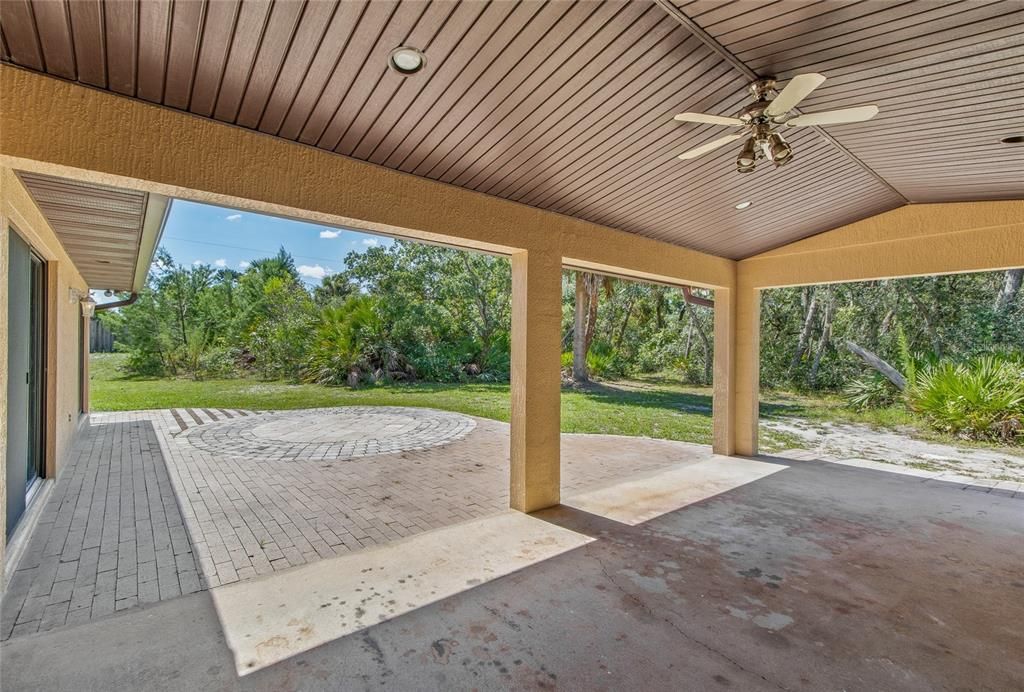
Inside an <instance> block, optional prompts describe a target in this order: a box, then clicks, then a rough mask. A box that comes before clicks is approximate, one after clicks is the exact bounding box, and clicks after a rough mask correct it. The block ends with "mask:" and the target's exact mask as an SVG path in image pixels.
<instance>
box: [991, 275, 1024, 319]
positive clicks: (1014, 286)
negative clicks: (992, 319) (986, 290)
mask: <svg viewBox="0 0 1024 692" xmlns="http://www.w3.org/2000/svg"><path fill="white" fill-rule="evenodd" d="M1022 281H1024V269H1007V270H1006V275H1005V277H1004V278H1003V288H1002V290H1001V291H999V295H998V296H996V312H997V313H998V312H1004V311H1005V310H1008V309H1009V307H1010V306H1011V305H1013V301H1014V299H1016V297H1017V293H1018V291H1020V285H1021V282H1022Z"/></svg>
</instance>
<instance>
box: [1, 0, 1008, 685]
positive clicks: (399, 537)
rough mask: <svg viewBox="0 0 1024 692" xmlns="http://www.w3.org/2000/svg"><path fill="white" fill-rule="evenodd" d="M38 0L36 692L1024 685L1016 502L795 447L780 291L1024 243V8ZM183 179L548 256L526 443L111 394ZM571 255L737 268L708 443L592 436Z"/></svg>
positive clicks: (24, 554) (949, 268) (11, 84)
mask: <svg viewBox="0 0 1024 692" xmlns="http://www.w3.org/2000/svg"><path fill="white" fill-rule="evenodd" d="M0 12H2V14H0V29H2V39H3V40H2V41H0V61H2V63H3V64H0V92H2V93H3V94H4V98H3V99H0V120H2V122H3V129H2V130H0V180H2V182H3V189H2V194H0V253H2V254H0V266H2V267H4V269H5V272H4V273H5V274H7V275H9V280H10V282H9V284H8V288H9V289H10V290H8V291H5V292H2V294H0V295H2V296H3V297H2V298H0V319H2V320H4V322H3V326H4V329H3V336H4V338H3V340H0V363H2V364H3V365H2V368H0V374H2V375H3V377H2V379H0V388H5V389H6V390H7V392H8V396H7V397H6V398H5V399H4V407H3V409H2V410H0V418H2V419H3V426H2V427H0V430H2V431H3V437H2V438H0V452H2V453H3V454H4V457H3V464H2V465H0V466H3V469H4V473H2V474H0V477H2V478H3V479H4V483H5V485H4V489H3V492H0V497H2V499H3V502H4V503H5V504H4V508H5V511H3V512H0V515H2V516H3V521H4V522H5V531H4V536H5V541H4V546H5V552H4V553H3V560H4V567H5V577H4V588H5V592H4V601H3V602H4V622H3V634H4V636H5V637H7V636H8V635H13V636H11V638H10V639H9V640H8V641H7V642H5V644H4V645H3V663H4V665H3V684H4V686H5V688H6V687H7V686H10V687H11V688H12V689H14V688H17V689H47V690H52V689H102V690H109V689H120V688H133V687H138V686H139V685H140V683H141V684H144V685H145V686H147V687H152V688H158V689H159V688H162V689H176V688H188V689H195V688H208V687H214V686H216V687H222V688H225V689H235V688H245V689H282V688H298V689H310V688H322V687H331V688H378V687H385V688H394V689H409V688H416V689H451V688H459V689H463V688H492V689H493V688H507V687H521V688H556V687H562V688H567V689H601V688H608V689H622V688H624V687H630V688H633V687H649V688H653V689H681V688H716V687H721V688H723V689H724V688H728V687H736V688H741V689H762V688H763V689H777V688H782V689H789V688H798V687H799V688H806V689H832V688H835V689H896V688H899V689H922V690H924V689H935V688H962V687H972V688H981V689H1009V688H1014V687H1020V686H1021V684H1022V681H1024V662H1022V661H1021V659H1020V656H1019V652H1020V651H1021V650H1024V627H1022V624H1021V623H1022V622H1024V611H1022V610H1021V609H1022V605H1021V604H1022V603H1024V600H1022V599H1021V598H1020V597H1019V594H1020V593H1021V588H1024V586H1022V582H1021V577H1020V565H1021V564H1022V563H1024V553H1022V550H1024V540H1021V539H1022V537H1024V512H1021V497H1020V493H1019V491H1018V490H1017V489H1016V488H1010V489H1009V490H1007V489H1005V488H1003V489H1000V488H996V489H994V490H993V488H992V487H991V486H989V487H983V488H981V489H980V491H979V490H978V489H977V488H975V487H974V486H970V485H968V484H964V483H947V482H944V481H942V480H941V479H936V478H934V477H933V476H929V475H927V474H913V473H889V472H882V471H877V470H874V469H868V468H857V467H852V466H839V465H829V464H822V463H820V462H817V461H815V460H813V459H807V460H800V459H795V458H782V457H779V458H776V457H770V456H765V455H759V453H758V452H759V450H758V417H759V408H758V405H759V387H760V382H759V372H758V368H759V343H760V334H759V330H760V292H761V291H762V290H764V289H768V288H772V287H781V286H800V285H809V284H820V283H834V282H846V281H863V280H875V279H885V278H891V277H905V276H921V275H929V274H949V273H960V272H972V271H985V270H1003V269H1009V268H1015V267H1022V266H1024V182H1022V181H1024V157H1021V156H1020V155H1019V154H1020V151H1021V149H1020V145H1021V142H1024V134H1022V133H1020V132H1017V131H1013V130H1010V129H1009V128H1011V127H1017V126H1019V123H1017V119H1018V118H1019V114H1020V112H1021V107H1022V105H1024V100H1022V95H1021V90H1020V89H1019V87H1018V86H1016V85H1015V83H1014V82H1013V80H1014V79H1015V78H1016V77H1017V76H1018V72H1019V67H1020V63H1021V60H1022V59H1024V38H1022V36H1024V32H1022V31H1021V22H1022V19H1024V10H1022V9H1021V7H1020V5H1019V3H1015V2H1012V1H1003V2H986V3H975V2H935V3H932V2H920V1H913V2H907V3H902V4H893V5H885V6H882V5H878V4H876V3H852V4H851V3H845V2H839V1H838V0H836V1H832V0H829V1H828V2H822V3H790V2H783V3H755V2H719V1H718V0H707V1H705V0H697V1H695V2H682V1H680V2H671V1H670V0H653V1H650V2H648V1H646V0H644V1H639V2H593V3H571V2H545V3H541V2H536V3H533V2H527V3H506V2H491V3H484V2H479V3H478V2H418V1H417V2H403V3H396V2H390V1H389V0H379V1H374V2H341V3H333V2H316V3H299V2H290V1H285V2H277V3H256V2H241V3H228V2H223V3H220V2H203V1H200V0H196V1H195V2H179V3H173V4H171V3H159V2H152V3H149V2H146V3H141V4H132V3H113V2H99V1H97V2H84V1H83V2H72V3H49V2H14V1H11V2H6V1H5V2H3V3H2V4H0ZM789 85H797V86H795V87H794V88H793V89H789ZM801 85H803V86H801ZM776 87H778V88H776ZM787 89H789V91H788V92H787ZM796 92H800V93H796ZM812 92H813V93H812ZM775 99H780V103H781V102H782V101H786V102H788V105H787V106H786V108H785V109H783V108H782V106H781V105H780V106H778V110H779V111H780V112H778V113H775V112H773V110H772V108H773V106H771V105H770V104H772V103H774V102H775ZM797 104H799V106H798V105H797ZM868 104H870V105H868ZM875 106H877V108H875V109H874V111H872V108H873V107H875ZM865 108H866V109H867V110H866V111H865V110H864V109H865ZM848 109H855V112H854V114H851V112H849V111H848ZM833 111H838V112H839V113H840V115H833V116H828V115H821V114H823V113H832V112H833ZM875 112H877V117H875V118H873V119H872V115H873V114H874V113H875ZM815 113H817V114H819V115H820V117H819V118H818V119H816V120H815V119H813V118H812V119H809V120H804V121H803V122H805V123H807V125H806V126H803V125H802V124H801V121H800V118H806V116H807V115H808V114H815ZM674 116H675V117H674ZM830 118H831V120H830ZM851 118H853V119H854V120H856V122H854V120H851ZM857 118H859V120H857ZM790 126H793V127H796V128H797V129H789V128H790ZM719 127H727V128H741V129H738V130H719V129H714V128H719ZM729 133H733V134H729ZM737 133H738V134H737ZM782 133H784V134H785V135H786V138H785V139H781V137H782ZM722 134H725V135H726V136H725V137H721V135H722ZM744 134H747V135H749V140H748V142H747V144H748V145H749V146H750V147H755V146H756V150H755V151H753V152H752V153H751V152H750V151H748V147H747V145H744V149H743V150H742V151H741V152H740V157H739V158H738V159H735V161H734V157H735V156H736V151H735V150H733V149H734V147H729V146H725V145H726V144H728V143H729V142H733V141H735V148H739V145H741V144H743V143H742V142H740V141H739V138H740V137H742V136H743V135H744ZM715 137H718V139H714V138H715ZM702 152H704V153H705V154H706V155H705V156H703V157H701V156H700V154H701V153H702ZM748 156H749V160H748V158H747V157H748ZM680 159H683V160H680ZM791 159H792V160H791ZM758 162H760V163H759V164H758ZM755 164H756V165H755ZM755 167H756V171H755V170H753V169H754V168H755ZM171 199H180V200H191V201H196V202H203V203H208V204H214V205H220V206H223V207H225V208H229V209H234V210H248V211H253V212H259V213H264V214H272V215H278V216H283V217H288V218H293V219H304V220H310V221H314V222H316V223H318V224H323V225H325V226H328V227H330V228H339V229H346V228H347V229H358V230H363V231H368V232H374V233H379V234H384V235H388V236H392V237H395V238H401V239H406V240H412V241H420V242H426V243H436V244H442V245H446V246H451V247H457V248H464V249H469V250H474V251H480V252H487V253H492V254H496V255H501V256H505V257H508V258H510V260H511V267H512V344H511V390H512V396H511V402H512V403H511V411H510V423H509V424H508V426H507V427H504V426H502V425H498V424H495V423H492V422H487V421H481V420H472V419H466V420H462V419H460V418H459V417H454V416H447V417H446V416H434V415H433V414H427V413H422V414H410V413H408V412H395V411H393V412H391V413H390V414H389V415H390V416H391V418H389V419H388V421H386V422H384V423H383V424H382V425H381V426H380V428H381V430H391V432H392V433H394V434H393V435H390V436H389V435H388V434H377V432H376V431H373V434H369V430H368V428H369V426H368V424H367V422H366V421H365V420H363V421H360V420H359V419H358V416H359V415H360V412H358V411H350V412H348V413H346V414H344V415H346V416H354V418H350V419H349V421H348V422H342V421H341V419H340V418H338V419H337V420H334V423H333V424H332V425H328V426H316V425H308V426H307V425H306V424H305V423H304V422H303V421H301V420H296V419H289V418H288V417H287V416H280V417H278V418H275V417H274V415H273V414H267V416H266V417H261V415H257V414H256V413H255V412H252V411H220V412H217V411H195V410H188V409H174V410H167V411H160V412H148V413H132V414H117V415H111V416H101V415H92V416H90V412H89V410H88V372H87V368H88V361H87V359H86V358H85V355H86V354H84V352H83V351H84V350H87V349H83V336H82V331H81V329H82V320H83V314H86V313H87V312H88V310H89V309H90V306H89V301H88V300H87V298H86V296H87V295H88V289H90V288H94V289H115V290H124V291H130V292H137V291H139V290H141V289H142V287H143V286H144V284H145V277H146V273H147V271H148V268H149V264H150V261H151V258H152V254H153V251H154V249H155V246H156V243H157V241H158V238H159V234H160V228H161V223H162V221H161V217H162V210H163V209H165V207H166V203H167V200H171ZM566 268H568V269H578V270H586V271H592V272H598V273H601V274H605V275H608V276H617V277H624V278H630V279H636V280H642V281H648V282H654V283H658V284H663V285H666V286H673V287H682V288H687V289H688V288H691V287H697V288H702V289H707V290H710V291H713V293H714V397H713V400H714V407H713V409H714V410H713V424H714V435H713V445H712V447H711V448H710V449H708V448H706V447H704V448H701V447H696V446H692V445H680V444H675V443H662V442H658V441H652V440H636V439H627V438H609V439H596V438H577V437H573V436H566V435H561V433H560V401H559V395H560V381H561V352H562V343H561V342H562V339H561V337H562V333H561V331H562V329H561V325H562V310H561V289H562V281H561V277H562V271H563V270H564V269H566ZM23 270H24V271H23ZM30 279H31V281H30ZM15 289H16V290H15ZM26 325H33V326H32V333H33V335H34V336H33V340H31V341H30V340H29V339H28V338H27V334H28V331H27V330H28V327H27V326H26ZM33 349H34V350H33ZM30 351H31V353H32V354H35V355H33V356H32V357H30ZM44 364H45V367H44ZM23 370H25V371H26V374H25V375H24V377H23V375H22V371H23ZM23 379H24V386H23V384H22V380H23ZM30 389H31V391H29V390H30ZM29 403H31V404H32V406H33V407H34V408H33V409H32V410H33V411H36V410H37V411H38V416H36V417H35V418H33V415H34V414H33V413H32V412H30V415H29V418H26V417H25V416H24V415H23V414H22V413H21V412H22V411H23V410H27V408H28V404H29ZM378 413H380V412H378ZM317 415H323V416H328V417H331V416H342V415H343V414H341V413H339V412H337V411H325V412H321V413H320V414H317ZM420 415H422V416H425V417H426V419H428V420H426V422H424V421H423V420H420V419H419V418H418V416H420ZM346 426H347V427H346ZM339 430H342V431H345V430H348V431H349V433H346V434H340V433H338V431H339ZM409 439H411V440H412V441H411V442H409ZM400 440H405V441H404V442H401V441H400ZM385 457H387V458H388V459H391V460H394V459H400V460H402V461H403V462H407V463H404V464H403V466H402V467H401V471H400V472H398V473H397V474H396V475H394V476H390V475H389V476H386V477H382V476H381V475H380V474H379V473H370V472H365V473H360V472H358V471H357V470H358V469H360V468H366V464H368V463H370V462H371V461H374V463H379V462H380V460H381V459H383V458H385ZM26 460H27V461H28V463H27V464H26ZM268 464H270V465H273V466H275V468H276V469H277V471H276V473H277V474H278V476H277V477H278V478H290V479H291V481H290V482H289V483H280V482H277V481H274V480H273V479H271V478H270V477H269V476H263V475H261V473H262V472H263V471H265V470H266V469H267V468H268V466H267V465H268ZM478 464H479V466H478ZM26 466H27V467H28V469H29V472H28V474H27V475H26V473H25V469H26ZM377 468H379V466H378V467H377ZM299 469H301V470H302V472H301V473H299V474H298V475H295V474H296V473H297V471H298V470H299ZM349 472H351V473H349ZM442 473H443V474H447V475H448V476H449V478H454V479H455V482H453V483H448V484H447V485H446V484H441V485H434V483H433V480H432V479H433V478H435V477H436V476H437V475H438V474H442ZM345 474H349V475H347V476H346V475H345ZM101 477H102V478H103V479H105V481H107V482H105V483H99V482H98V479H100V478H101ZM394 478H397V479H399V480H400V481H401V483H399V485H401V486H403V487H402V488H401V489H400V490H399V489H396V488H394V487H391V486H388V485H387V482H388V481H391V480H393V479H394ZM438 489H440V491H439V492H438ZM385 498H387V499H385ZM65 499H67V502H65ZM264 501H266V505H264ZM391 503H393V504H391ZM143 510H144V511H143ZM378 520H379V521H378ZM257 522H258V524H259V526H257ZM375 522H376V523H375ZM224 526H229V527H231V531H230V532H229V531H227V530H222V528H223V527H224ZM254 527H255V528H259V527H262V528H259V530H258V531H257V530H254ZM147 531H148V534H147V533H146V532H147ZM147 535H148V537H146V536H147ZM288 542H290V543H291V545H287V543H288ZM111 555H113V556H114V557H111ZM122 558H123V566H122ZM19 574H20V575H22V576H20V577H19ZM101 574H102V575H107V576H103V577H102V578H101V577H100V575H101ZM80 575H85V576H81V577H80ZM89 575H91V576H89ZM76 594H77V595H76ZM182 594H184V595H182ZM158 601H159V602H158ZM12 603H13V604H16V605H17V607H10V608H9V607H8V604H12ZM26 609H27V610H26ZM76 621H78V624H75V622H76ZM67 625H73V626H67ZM19 627H21V628H22V629H21V630H19V629H18V628H19ZM51 628H52V629H51ZM39 630H46V631H43V632H40V631H39Z"/></svg>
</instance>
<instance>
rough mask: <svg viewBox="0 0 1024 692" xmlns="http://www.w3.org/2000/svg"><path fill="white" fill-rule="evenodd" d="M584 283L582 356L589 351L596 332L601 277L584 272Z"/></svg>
mask: <svg viewBox="0 0 1024 692" xmlns="http://www.w3.org/2000/svg"><path fill="white" fill-rule="evenodd" d="M584 278H585V281H584V285H585V286H586V289H587V328H586V331H585V334H584V342H583V343H584V349H583V356H584V357H586V355H587V354H588V353H590V346H591V344H593V343H594V336H595V335H596V334H597V308H598V302H599V301H600V297H601V296H600V292H601V277H600V276H599V275H597V274H590V273H584Z"/></svg>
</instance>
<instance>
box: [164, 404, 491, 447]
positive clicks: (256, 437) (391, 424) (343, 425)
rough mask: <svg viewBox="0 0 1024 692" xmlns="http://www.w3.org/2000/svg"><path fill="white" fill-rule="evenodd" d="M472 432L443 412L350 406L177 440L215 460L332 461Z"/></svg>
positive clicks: (269, 417)
mask: <svg viewBox="0 0 1024 692" xmlns="http://www.w3.org/2000/svg"><path fill="white" fill-rule="evenodd" d="M475 427H476V422H475V421H474V420H473V419H472V418H469V417H468V416H463V415H460V414H458V413H449V412H447V411H435V410H434V409H421V408H404V407H395V406H351V407H344V408H321V409H302V410H296V411H271V412H268V413H263V414H259V415H254V416H248V417H245V418H233V419H231V420H227V421H221V422H218V423H211V424H209V425H203V426H198V427H195V428H189V429H188V430H186V431H184V432H183V433H181V435H179V436H178V438H177V439H178V442H179V444H183V445H190V446H192V447H195V448H197V449H200V450H202V451H205V452H210V453H212V454H216V455H218V456H232V457H245V458H249V459H271V460H281V461H299V460H317V461H321V460H323V461H333V460H344V459H355V458H357V457H364V456H372V455H375V454H392V453H395V452H405V451H411V450H416V449H427V448H428V447H436V446H438V445H443V444H446V443H448V442H453V441H455V440H458V439H461V438H463V437H465V436H466V435H468V434H469V433H470V432H471V431H472V430H473V428H475Z"/></svg>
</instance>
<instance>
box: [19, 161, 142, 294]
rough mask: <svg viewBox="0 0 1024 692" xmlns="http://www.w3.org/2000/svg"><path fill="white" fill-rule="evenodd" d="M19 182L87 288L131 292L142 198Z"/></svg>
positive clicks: (59, 182)
mask: <svg viewBox="0 0 1024 692" xmlns="http://www.w3.org/2000/svg"><path fill="white" fill-rule="evenodd" d="M18 177H19V178H21V181H22V183H24V185H25V187H26V189H28V191H29V194H31V195H32V198H33V199H34V200H35V202H36V205H38V207H39V210H40V211H41V212H42V213H43V216H45V217H46V220H47V221H48V222H49V224H50V227H51V228H53V230H54V232H55V233H56V234H57V238H58V239H59V240H60V242H61V244H62V245H63V246H64V250H65V251H66V252H67V253H68V256H69V257H70V258H71V261H72V262H74V264H75V268H76V269H78V272H79V273H80V274H81V275H82V278H84V279H85V281H86V283H88V284H89V286H90V287H92V288H109V289H112V290H119V291H128V290H132V288H133V285H134V283H135V275H136V267H137V264H138V256H139V245H140V242H141V239H142V230H143V221H144V219H145V214H146V203H147V195H146V193H144V192H136V191H133V190H121V189H117V188H111V187H104V186H100V185H93V184H89V183H80V182H76V181H71V180H66V179H63V178H55V177H51V176H46V175H38V174H35V173H26V172H24V171H21V172H19V173H18Z"/></svg>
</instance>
